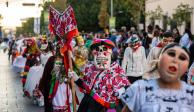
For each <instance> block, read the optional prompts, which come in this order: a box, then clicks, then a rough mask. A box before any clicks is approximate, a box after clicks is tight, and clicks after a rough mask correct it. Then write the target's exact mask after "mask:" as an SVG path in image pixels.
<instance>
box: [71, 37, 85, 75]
mask: <svg viewBox="0 0 194 112" xmlns="http://www.w3.org/2000/svg"><path fill="white" fill-rule="evenodd" d="M76 41H77V42H76V43H77V46H75V47H74V56H75V64H76V65H77V67H78V68H79V69H80V70H81V71H83V69H84V66H85V64H86V62H87V59H88V50H87V48H86V47H85V46H84V39H83V38H82V36H77V37H76Z"/></svg>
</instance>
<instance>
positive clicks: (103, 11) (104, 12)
mask: <svg viewBox="0 0 194 112" xmlns="http://www.w3.org/2000/svg"><path fill="white" fill-rule="evenodd" d="M107 4H108V0H101V6H100V13H99V15H98V20H99V25H100V27H101V28H106V27H107V26H108V24H109V14H108V5H107Z"/></svg>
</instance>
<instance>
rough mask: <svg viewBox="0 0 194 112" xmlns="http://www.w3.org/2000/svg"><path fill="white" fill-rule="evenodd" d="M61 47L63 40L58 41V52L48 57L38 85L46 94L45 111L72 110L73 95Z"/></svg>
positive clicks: (60, 111) (68, 111) (61, 111)
mask: <svg viewBox="0 0 194 112" xmlns="http://www.w3.org/2000/svg"><path fill="white" fill-rule="evenodd" d="M61 47H62V45H61V42H58V43H57V47H56V54H55V55H54V56H51V57H50V58H49V59H48V61H47V63H46V65H45V68H44V72H43V76H42V79H41V80H40V84H39V87H38V89H39V90H40V91H41V93H42V94H43V96H44V107H45V112H70V103H71V101H72V96H71V91H70V87H69V84H68V82H67V77H66V76H67V75H66V73H65V68H64V63H63V62H64V61H63V54H62V52H61Z"/></svg>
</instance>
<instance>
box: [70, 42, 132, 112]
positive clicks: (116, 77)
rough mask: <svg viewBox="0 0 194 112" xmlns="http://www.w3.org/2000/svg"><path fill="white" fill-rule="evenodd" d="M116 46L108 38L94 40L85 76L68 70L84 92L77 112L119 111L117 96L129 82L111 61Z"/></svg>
mask: <svg viewBox="0 0 194 112" xmlns="http://www.w3.org/2000/svg"><path fill="white" fill-rule="evenodd" d="M114 47H115V45H114V43H113V42H112V41H110V40H108V39H96V40H94V41H93V43H92V45H91V47H90V48H91V51H92V55H93V57H94V60H93V61H92V62H91V63H88V64H87V65H86V67H85V69H84V77H83V78H79V77H78V75H77V73H76V72H74V71H72V72H69V75H70V76H72V77H73V78H74V80H75V83H76V84H77V85H78V86H79V87H80V88H82V89H83V91H84V93H85V95H84V98H83V99H82V101H81V103H80V105H79V108H78V112H102V111H103V112H116V111H118V112H119V106H120V105H119V104H120V100H119V99H118V96H119V95H121V94H122V93H123V92H124V91H125V87H127V86H129V84H130V83H129V81H128V80H127V78H126V77H125V73H124V70H123V69H122V68H121V67H120V65H119V64H118V63H116V62H111V55H112V49H113V48H114Z"/></svg>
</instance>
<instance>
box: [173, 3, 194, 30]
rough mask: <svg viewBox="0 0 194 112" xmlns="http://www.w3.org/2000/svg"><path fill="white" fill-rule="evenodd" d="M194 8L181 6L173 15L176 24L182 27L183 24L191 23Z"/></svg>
mask: <svg viewBox="0 0 194 112" xmlns="http://www.w3.org/2000/svg"><path fill="white" fill-rule="evenodd" d="M192 10H193V7H191V6H190V5H189V4H182V3H181V4H180V5H178V6H177V8H176V9H175V13H174V14H173V20H174V21H175V22H176V24H177V25H178V26H181V25H182V24H183V22H185V23H188V22H190V18H191V13H192Z"/></svg>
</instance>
